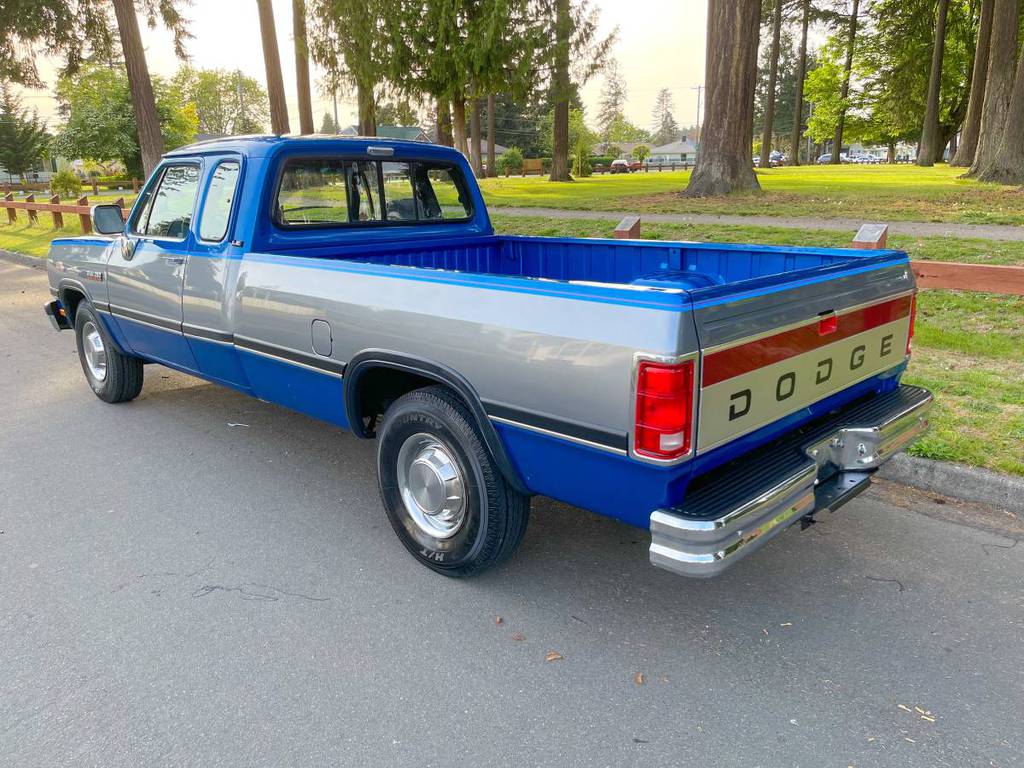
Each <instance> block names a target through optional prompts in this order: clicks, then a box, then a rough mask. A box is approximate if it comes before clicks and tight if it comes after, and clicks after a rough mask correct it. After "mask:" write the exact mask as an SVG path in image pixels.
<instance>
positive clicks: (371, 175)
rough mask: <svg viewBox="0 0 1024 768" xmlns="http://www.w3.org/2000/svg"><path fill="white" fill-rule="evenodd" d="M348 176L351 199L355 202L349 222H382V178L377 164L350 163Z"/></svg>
mask: <svg viewBox="0 0 1024 768" xmlns="http://www.w3.org/2000/svg"><path fill="white" fill-rule="evenodd" d="M348 174H349V183H348V190H349V197H350V200H354V201H355V205H354V208H353V209H351V210H350V215H349V221H352V222H355V221H380V217H381V210H380V176H379V175H378V173H377V164H376V163H373V162H365V161H359V162H355V163H349V164H348ZM350 205H352V203H351V202H350Z"/></svg>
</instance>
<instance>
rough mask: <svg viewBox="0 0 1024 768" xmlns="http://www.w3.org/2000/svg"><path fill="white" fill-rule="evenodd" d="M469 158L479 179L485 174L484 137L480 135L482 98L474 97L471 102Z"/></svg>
mask: <svg viewBox="0 0 1024 768" xmlns="http://www.w3.org/2000/svg"><path fill="white" fill-rule="evenodd" d="M469 125H470V127H469V134H470V136H469V142H470V144H469V158H470V164H471V165H472V166H473V173H474V174H476V177H477V178H478V179H479V178H480V177H481V176H483V175H484V160H483V153H482V151H481V150H482V147H483V137H482V136H481V135H480V132H481V131H480V99H473V100H472V102H470V112H469Z"/></svg>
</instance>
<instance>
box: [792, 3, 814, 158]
mask: <svg viewBox="0 0 1024 768" xmlns="http://www.w3.org/2000/svg"><path fill="white" fill-rule="evenodd" d="M810 16H811V0H803V21H802V22H801V24H800V56H799V58H798V59H797V62H796V104H795V105H794V109H793V135H792V136H791V137H790V140H789V143H790V145H791V146H790V158H789V162H791V163H792V164H793V165H800V137H801V136H802V134H803V130H801V129H802V128H803V123H804V80H806V79H807V26H808V23H809V21H810ZM807 162H811V158H807Z"/></svg>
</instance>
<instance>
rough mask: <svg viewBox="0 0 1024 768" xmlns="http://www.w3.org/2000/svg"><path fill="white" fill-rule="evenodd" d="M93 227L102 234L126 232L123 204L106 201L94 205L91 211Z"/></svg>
mask: <svg viewBox="0 0 1024 768" xmlns="http://www.w3.org/2000/svg"><path fill="white" fill-rule="evenodd" d="M91 217H92V229H93V231H94V232H98V233H99V234H101V235H120V234H121V233H122V232H124V219H122V218H121V206H119V205H113V204H112V203H106V204H104V205H94V206H93V207H92V212H91Z"/></svg>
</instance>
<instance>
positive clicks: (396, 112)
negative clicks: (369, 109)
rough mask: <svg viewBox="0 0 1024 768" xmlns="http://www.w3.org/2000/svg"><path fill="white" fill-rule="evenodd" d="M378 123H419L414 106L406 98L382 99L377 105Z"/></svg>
mask: <svg viewBox="0 0 1024 768" xmlns="http://www.w3.org/2000/svg"><path fill="white" fill-rule="evenodd" d="M377 123H378V125H419V124H420V116H419V113H418V112H417V111H416V107H415V106H413V104H412V102H411V101H409V100H408V99H406V98H399V99H395V100H394V101H382V102H381V103H380V104H378V105H377Z"/></svg>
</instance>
